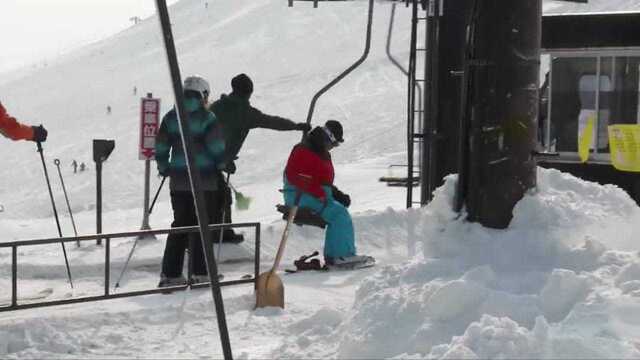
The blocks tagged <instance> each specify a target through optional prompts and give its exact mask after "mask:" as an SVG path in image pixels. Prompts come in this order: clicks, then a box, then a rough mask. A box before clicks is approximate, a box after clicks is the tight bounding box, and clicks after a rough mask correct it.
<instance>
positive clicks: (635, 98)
mask: <svg viewBox="0 0 640 360" xmlns="http://www.w3.org/2000/svg"><path fill="white" fill-rule="evenodd" d="M550 59H551V66H550V69H551V70H550V74H549V76H548V87H543V88H542V89H541V90H542V93H541V99H542V101H541V106H542V107H541V109H540V111H541V114H542V115H541V122H542V124H541V127H540V129H541V131H542V132H543V136H541V137H540V139H541V143H542V144H544V145H545V146H546V147H547V148H548V149H549V150H555V151H558V152H560V153H576V152H577V151H578V142H579V141H580V139H584V137H588V136H589V133H588V130H589V129H591V130H592V131H591V134H590V137H591V138H590V140H589V143H590V144H591V145H590V148H591V152H592V153H594V154H595V155H597V154H602V155H608V153H609V134H608V129H607V127H608V126H609V125H612V124H636V123H639V124H640V108H639V107H638V102H639V97H640V93H639V91H638V90H639V87H640V86H639V82H640V78H639V70H640V56H609V55H608V54H606V53H604V52H603V53H602V54H596V55H593V56H553V55H552V56H551V57H550ZM549 95H550V96H549ZM595 158H597V156H595Z"/></svg>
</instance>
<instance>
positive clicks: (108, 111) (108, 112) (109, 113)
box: [107, 105, 111, 115]
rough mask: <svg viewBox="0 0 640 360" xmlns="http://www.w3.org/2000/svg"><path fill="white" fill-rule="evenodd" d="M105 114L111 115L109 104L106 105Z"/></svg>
mask: <svg viewBox="0 0 640 360" xmlns="http://www.w3.org/2000/svg"><path fill="white" fill-rule="evenodd" d="M107 115H111V105H107Z"/></svg>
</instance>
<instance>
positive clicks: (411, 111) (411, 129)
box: [386, 3, 423, 209]
mask: <svg viewBox="0 0 640 360" xmlns="http://www.w3.org/2000/svg"><path fill="white" fill-rule="evenodd" d="M396 5H397V4H395V3H394V4H393V5H391V17H390V19H389V31H388V33H387V46H386V52H387V57H388V58H389V60H391V63H393V65H395V66H396V67H397V68H398V69H400V71H401V72H402V73H403V74H405V75H406V76H407V79H408V80H409V83H408V86H409V87H408V95H407V99H408V101H407V203H406V207H407V209H408V208H410V207H412V205H413V176H414V172H413V153H414V151H413V149H414V138H413V134H414V133H415V113H416V111H415V110H416V109H415V108H414V106H415V93H416V92H417V94H418V110H419V112H418V123H422V114H423V113H422V87H421V86H420V84H418V83H417V82H416V81H415V61H416V59H415V57H416V51H415V46H414V45H411V50H410V55H409V68H410V69H412V70H407V69H405V68H403V67H402V65H401V64H400V62H399V61H398V60H396V59H395V58H394V57H393V55H391V34H392V33H393V22H394V19H395V13H396ZM417 6H418V5H417V3H416V10H415V12H412V20H411V21H412V23H411V24H412V26H411V44H415V38H416V31H417ZM414 25H415V26H414ZM410 71H413V72H412V73H410ZM412 84H413V86H412ZM411 99H413V100H411Z"/></svg>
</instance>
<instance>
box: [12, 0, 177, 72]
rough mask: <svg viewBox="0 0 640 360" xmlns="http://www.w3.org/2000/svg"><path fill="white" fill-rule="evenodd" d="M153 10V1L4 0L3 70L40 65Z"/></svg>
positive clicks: (115, 30)
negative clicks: (134, 17)
mask: <svg viewBox="0 0 640 360" xmlns="http://www.w3.org/2000/svg"><path fill="white" fill-rule="evenodd" d="M177 1H178V0H167V2H168V3H169V4H172V3H175V2H177ZM153 13H155V1H154V0H0V72H3V71H7V70H9V69H12V68H16V67H22V66H28V65H32V64H42V63H44V62H45V61H47V59H51V58H53V57H55V56H56V55H57V54H60V53H61V52H64V51H68V50H70V49H73V48H75V47H78V46H80V45H83V44H87V43H89V42H93V41H96V40H99V39H102V38H105V37H107V36H109V35H111V34H115V33H117V32H118V31H120V30H122V29H125V28H126V27H128V26H131V24H132V22H131V21H130V20H129V18H131V17H133V16H138V17H141V18H145V17H148V16H150V15H152V14H153Z"/></svg>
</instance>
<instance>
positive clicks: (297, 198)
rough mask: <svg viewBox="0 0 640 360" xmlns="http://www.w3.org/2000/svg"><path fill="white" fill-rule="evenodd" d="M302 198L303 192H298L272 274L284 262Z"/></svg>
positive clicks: (283, 233)
mask: <svg viewBox="0 0 640 360" xmlns="http://www.w3.org/2000/svg"><path fill="white" fill-rule="evenodd" d="M300 197H302V192H298V193H297V194H296V200H295V202H294V205H293V208H291V211H289V216H288V217H287V224H286V225H285V226H284V231H283V232H282V239H281V240H280V246H278V252H277V253H276V260H275V261H274V262H273V267H272V268H271V274H273V273H275V272H276V269H277V268H278V265H280V260H282V255H283V254H284V246H285V244H286V243H287V237H289V228H290V227H291V224H292V223H293V219H295V217H296V214H297V213H298V203H299V202H300Z"/></svg>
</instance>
